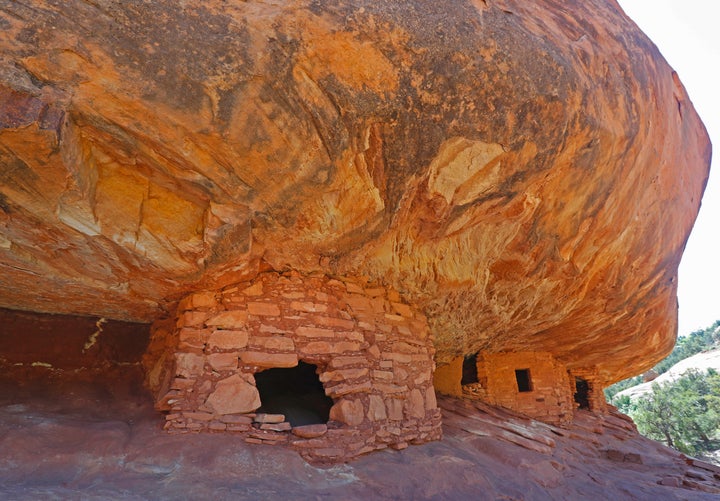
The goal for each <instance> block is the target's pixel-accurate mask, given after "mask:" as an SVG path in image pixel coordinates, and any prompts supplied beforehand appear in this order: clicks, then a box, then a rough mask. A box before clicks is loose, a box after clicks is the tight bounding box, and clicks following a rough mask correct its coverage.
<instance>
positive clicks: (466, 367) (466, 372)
mask: <svg viewBox="0 0 720 501" xmlns="http://www.w3.org/2000/svg"><path fill="white" fill-rule="evenodd" d="M477 382H478V374H477V353H475V354H474V355H468V356H466V357H465V359H464V360H463V365H462V379H461V380H460V384H474V383H477Z"/></svg>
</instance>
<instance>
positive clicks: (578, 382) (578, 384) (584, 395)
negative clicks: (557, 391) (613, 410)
mask: <svg viewBox="0 0 720 501" xmlns="http://www.w3.org/2000/svg"><path fill="white" fill-rule="evenodd" d="M589 395H590V384H589V383H588V382H587V381H586V380H584V379H583V378H581V377H576V378H575V395H573V397H574V398H575V402H577V404H578V406H579V408H580V409H588V410H590V398H589Z"/></svg>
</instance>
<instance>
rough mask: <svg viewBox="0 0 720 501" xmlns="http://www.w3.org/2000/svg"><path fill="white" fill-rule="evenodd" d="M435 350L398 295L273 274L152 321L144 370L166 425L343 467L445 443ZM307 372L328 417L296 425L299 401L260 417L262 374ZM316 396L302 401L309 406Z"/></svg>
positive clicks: (200, 297) (196, 299)
mask: <svg viewBox="0 0 720 501" xmlns="http://www.w3.org/2000/svg"><path fill="white" fill-rule="evenodd" d="M433 353H434V348H433V346H432V338H431V336H430V335H429V333H428V329H427V325H426V321H425V318H424V316H423V315H421V314H419V313H418V312H417V311H415V310H414V309H413V308H411V307H410V306H408V305H406V304H404V303H403V302H401V300H400V297H399V295H398V294H397V293H396V292H394V291H392V290H386V289H385V288H383V287H372V288H370V287H361V286H359V285H357V284H355V283H353V282H350V281H340V280H337V279H330V278H327V277H324V276H314V277H302V276H300V275H299V274H297V273H290V274H285V275H281V274H277V273H264V274H261V275H260V276H259V277H258V278H257V279H255V280H254V281H253V282H252V283H243V284H238V285H235V286H231V287H226V288H225V289H223V290H220V291H205V292H199V293H195V294H192V295H190V296H188V297H187V298H185V299H184V300H182V301H181V302H180V303H179V305H178V307H177V315H176V318H174V319H171V320H170V321H161V322H157V323H156V324H155V325H154V327H153V334H152V339H151V344H150V347H149V349H148V353H147V355H146V357H145V361H144V362H145V366H146V370H147V374H148V385H149V386H150V387H151V389H152V390H153V392H154V394H155V395H156V401H157V407H158V408H159V409H162V410H165V411H167V412H168V414H167V423H166V429H168V430H170V431H173V432H186V431H226V432H238V433H242V434H244V435H245V436H246V439H247V441H249V442H256V443H273V444H275V443H289V444H290V445H292V446H294V447H296V448H297V449H299V450H300V451H301V453H302V454H303V455H304V456H305V457H308V458H312V459H316V460H328V459H330V460H335V459H341V458H345V457H351V456H354V455H357V454H361V453H364V452H369V451H371V450H374V449H382V448H385V447H388V446H390V447H394V448H404V447H406V446H407V445H408V443H411V442H412V443H421V442H425V441H428V440H434V439H438V438H440V434H441V430H440V411H439V410H438V409H437V405H436V401H435V392H434V389H433V386H432V371H433V359H432V356H433ZM299 364H312V365H313V366H315V367H316V368H317V369H316V371H317V376H318V378H319V381H320V382H321V383H322V386H323V388H324V392H325V394H326V395H327V396H328V397H330V398H331V399H332V404H331V405H332V408H330V410H329V421H328V419H327V417H326V418H325V419H322V418H321V419H320V421H319V422H318V421H317V420H316V421H315V423H313V424H309V425H301V426H293V424H291V422H289V421H286V418H287V419H289V416H287V415H286V414H293V413H294V412H295V413H296V412H297V409H294V408H292V405H290V407H289V408H288V409H287V410H286V412H283V413H281V412H276V413H265V412H256V411H258V409H259V408H260V410H261V411H262V410H263V409H262V408H261V405H262V406H264V404H265V402H263V399H264V396H263V395H262V394H261V393H262V392H259V391H258V387H256V381H255V379H256V377H258V375H259V374H262V373H263V372H264V371H266V370H268V369H277V368H293V367H296V366H298V365H299ZM289 377H290V378H297V377H300V376H299V375H297V374H296V375H290V376H289ZM293 383H294V381H292V380H288V381H287V382H286V384H287V385H288V386H291V385H292V384H293ZM280 384H282V383H280ZM258 386H259V385H258ZM296 393H297V391H296ZM295 397H296V398H295V399H294V401H295V404H298V403H302V402H300V401H299V400H298V396H297V395H296V396H295ZM267 398H268V400H270V399H272V398H273V397H272V395H268V396H267ZM287 398H288V399H293V398H292V397H291V396H288V397H287ZM317 398H318V397H317V396H311V395H300V396H299V399H300V400H302V399H304V400H305V401H306V402H305V404H308V402H309V403H310V405H312V402H313V401H317ZM281 405H282V402H281ZM320 405H322V404H320ZM282 410H283V409H282V408H280V411H282ZM305 412H306V413H307V412H311V409H310V410H308V409H306V410H305ZM318 413H319V414H320V415H322V409H320V410H319V411H318ZM324 421H327V423H325V422H324Z"/></svg>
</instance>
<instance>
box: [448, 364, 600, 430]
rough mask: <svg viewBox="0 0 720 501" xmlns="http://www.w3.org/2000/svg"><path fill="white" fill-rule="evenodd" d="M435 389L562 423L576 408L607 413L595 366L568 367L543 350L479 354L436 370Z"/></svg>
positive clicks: (550, 421)
mask: <svg viewBox="0 0 720 501" xmlns="http://www.w3.org/2000/svg"><path fill="white" fill-rule="evenodd" d="M434 382H435V387H436V389H437V390H438V391H439V392H440V393H443V394H447V395H452V396H457V397H464V398H469V399H478V400H483V401H485V402H487V403H489V404H492V405H498V406H501V407H505V408H507V409H512V410H514V411H516V412H520V413H522V414H525V415H527V416H530V417H532V418H534V419H538V420H540V421H544V422H547V423H552V424H555V425H560V426H563V425H567V424H568V423H570V422H571V421H572V420H573V416H574V414H575V412H576V410H577V409H583V410H588V411H592V412H594V413H596V414H604V413H606V412H607V402H606V401H605V395H604V394H603V391H602V383H601V382H599V381H598V373H597V369H595V368H589V369H588V368H573V369H568V367H567V366H566V365H565V364H564V363H563V362H561V361H560V360H558V359H556V358H555V357H553V356H552V354H551V353H547V352H500V353H484V352H480V353H477V354H475V355H471V356H468V357H458V358H456V359H455V360H453V361H452V362H451V363H450V364H446V365H443V366H440V367H438V370H437V371H436V372H435V374H434Z"/></svg>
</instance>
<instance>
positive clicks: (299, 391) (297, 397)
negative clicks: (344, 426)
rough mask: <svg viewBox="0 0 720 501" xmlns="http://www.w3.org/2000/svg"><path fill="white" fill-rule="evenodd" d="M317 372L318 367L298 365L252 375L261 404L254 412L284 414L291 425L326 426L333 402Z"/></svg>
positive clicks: (301, 363)
mask: <svg viewBox="0 0 720 501" xmlns="http://www.w3.org/2000/svg"><path fill="white" fill-rule="evenodd" d="M316 371H317V366H315V365H312V364H308V363H305V362H300V363H299V364H298V365H297V367H291V368H289V369H280V368H278V369H268V370H265V371H262V372H258V373H257V374H255V383H256V384H257V389H258V392H259V393H260V402H262V405H261V406H260V408H259V409H258V410H257V412H265V413H268V414H284V415H285V420H286V421H288V422H289V423H290V424H291V425H292V426H302V425H306V424H321V423H323V424H324V423H327V422H328V419H329V417H330V407H332V405H333V401H332V399H331V398H330V397H328V396H327V395H325V389H324V388H323V385H322V383H321V382H320V379H319V378H318V375H317V372H316Z"/></svg>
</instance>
